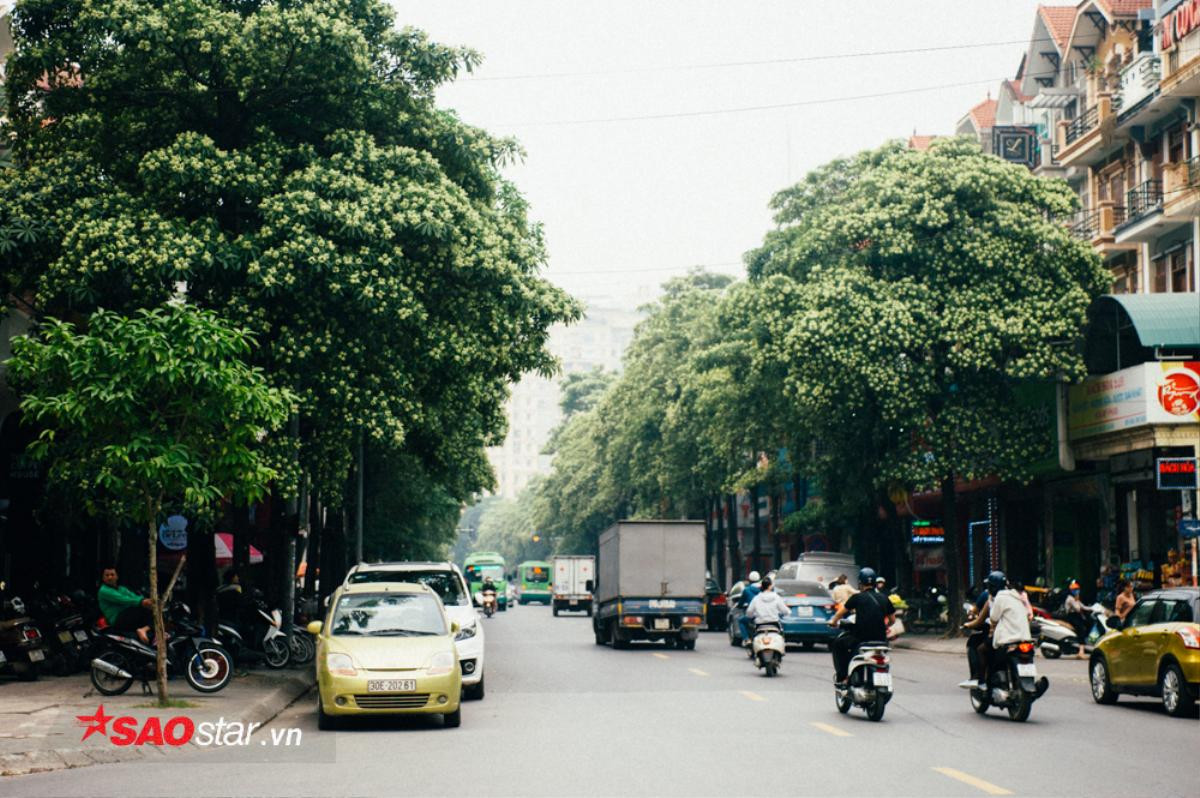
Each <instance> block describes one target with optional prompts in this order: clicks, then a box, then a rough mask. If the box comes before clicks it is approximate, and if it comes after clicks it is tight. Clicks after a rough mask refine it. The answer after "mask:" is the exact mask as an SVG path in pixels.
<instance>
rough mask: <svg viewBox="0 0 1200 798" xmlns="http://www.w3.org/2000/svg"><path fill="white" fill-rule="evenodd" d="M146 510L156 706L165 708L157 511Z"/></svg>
mask: <svg viewBox="0 0 1200 798" xmlns="http://www.w3.org/2000/svg"><path fill="white" fill-rule="evenodd" d="M146 509H147V510H148V511H149V513H148V514H149V516H150V521H149V522H148V523H147V524H146V531H147V533H148V534H149V540H150V544H149V549H148V554H149V556H150V603H151V614H152V615H153V616H154V651H155V657H154V671H155V675H156V677H157V678H156V681H157V682H158V705H159V706H160V707H165V706H167V702H168V700H169V698H168V696H167V632H166V629H165V627H164V625H163V608H162V605H161V604H159V601H158V527H157V526H156V525H155V519H157V518H158V511H157V508H155V507H152V506H147V508H146Z"/></svg>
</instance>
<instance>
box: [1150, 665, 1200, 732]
mask: <svg viewBox="0 0 1200 798" xmlns="http://www.w3.org/2000/svg"><path fill="white" fill-rule="evenodd" d="M1158 690H1159V693H1161V695H1162V703H1163V709H1165V710H1166V711H1167V714H1168V715H1170V716H1171V717H1173V718H1182V717H1183V716H1185V715H1188V714H1190V713H1191V710H1192V704H1193V703H1194V701H1195V699H1193V698H1192V694H1191V692H1189V691H1188V685H1187V680H1186V679H1184V677H1183V671H1182V670H1180V669H1179V666H1178V665H1176V664H1175V663H1174V662H1172V663H1171V664H1169V665H1167V667H1165V668H1163V671H1162V674H1161V675H1160V676H1159V677H1158Z"/></svg>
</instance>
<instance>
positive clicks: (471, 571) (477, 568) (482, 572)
mask: <svg viewBox="0 0 1200 798" xmlns="http://www.w3.org/2000/svg"><path fill="white" fill-rule="evenodd" d="M489 576H490V577H491V578H492V581H493V582H502V581H504V566H502V565H472V566H471V567H470V568H468V569H467V579H468V580H470V581H472V582H482V581H483V580H484V579H486V578H487V577H489Z"/></svg>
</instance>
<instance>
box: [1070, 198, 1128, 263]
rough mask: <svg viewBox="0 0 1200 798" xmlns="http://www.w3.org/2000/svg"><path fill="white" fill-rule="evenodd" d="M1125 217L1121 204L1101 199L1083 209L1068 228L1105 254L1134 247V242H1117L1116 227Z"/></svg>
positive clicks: (1072, 233)
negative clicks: (1090, 206)
mask: <svg viewBox="0 0 1200 798" xmlns="http://www.w3.org/2000/svg"><path fill="white" fill-rule="evenodd" d="M1125 218H1126V213H1125V207H1124V206H1123V205H1115V204H1113V203H1112V202H1110V201H1108V200H1101V201H1100V202H1099V203H1097V205H1096V207H1095V208H1093V209H1091V210H1085V211H1083V212H1082V213H1080V214H1079V215H1077V216H1076V217H1074V219H1072V220H1071V223H1070V225H1069V229H1070V231H1071V235H1073V236H1075V237H1076V238H1079V239H1082V240H1084V241H1086V242H1088V243H1089V244H1091V245H1092V247H1093V248H1094V249H1095V250H1096V251H1097V252H1099V253H1100V254H1101V255H1104V256H1107V255H1109V254H1111V253H1113V252H1118V251H1122V250H1128V249H1135V248H1136V244H1134V245H1130V244H1118V243H1117V240H1116V229H1117V228H1118V227H1120V226H1121V225H1122V224H1124V222H1125Z"/></svg>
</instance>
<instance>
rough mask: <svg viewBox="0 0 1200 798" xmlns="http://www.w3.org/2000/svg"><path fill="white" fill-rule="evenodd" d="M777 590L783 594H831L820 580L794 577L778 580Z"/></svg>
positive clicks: (823, 595) (821, 595)
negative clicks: (802, 579)
mask: <svg viewBox="0 0 1200 798" xmlns="http://www.w3.org/2000/svg"><path fill="white" fill-rule="evenodd" d="M775 591H776V592H777V593H779V595H781V596H818V597H825V596H828V595H829V590H828V589H827V588H826V587H825V585H822V584H821V583H820V582H802V581H799V580H792V579H788V580H781V581H779V582H776V583H775Z"/></svg>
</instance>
